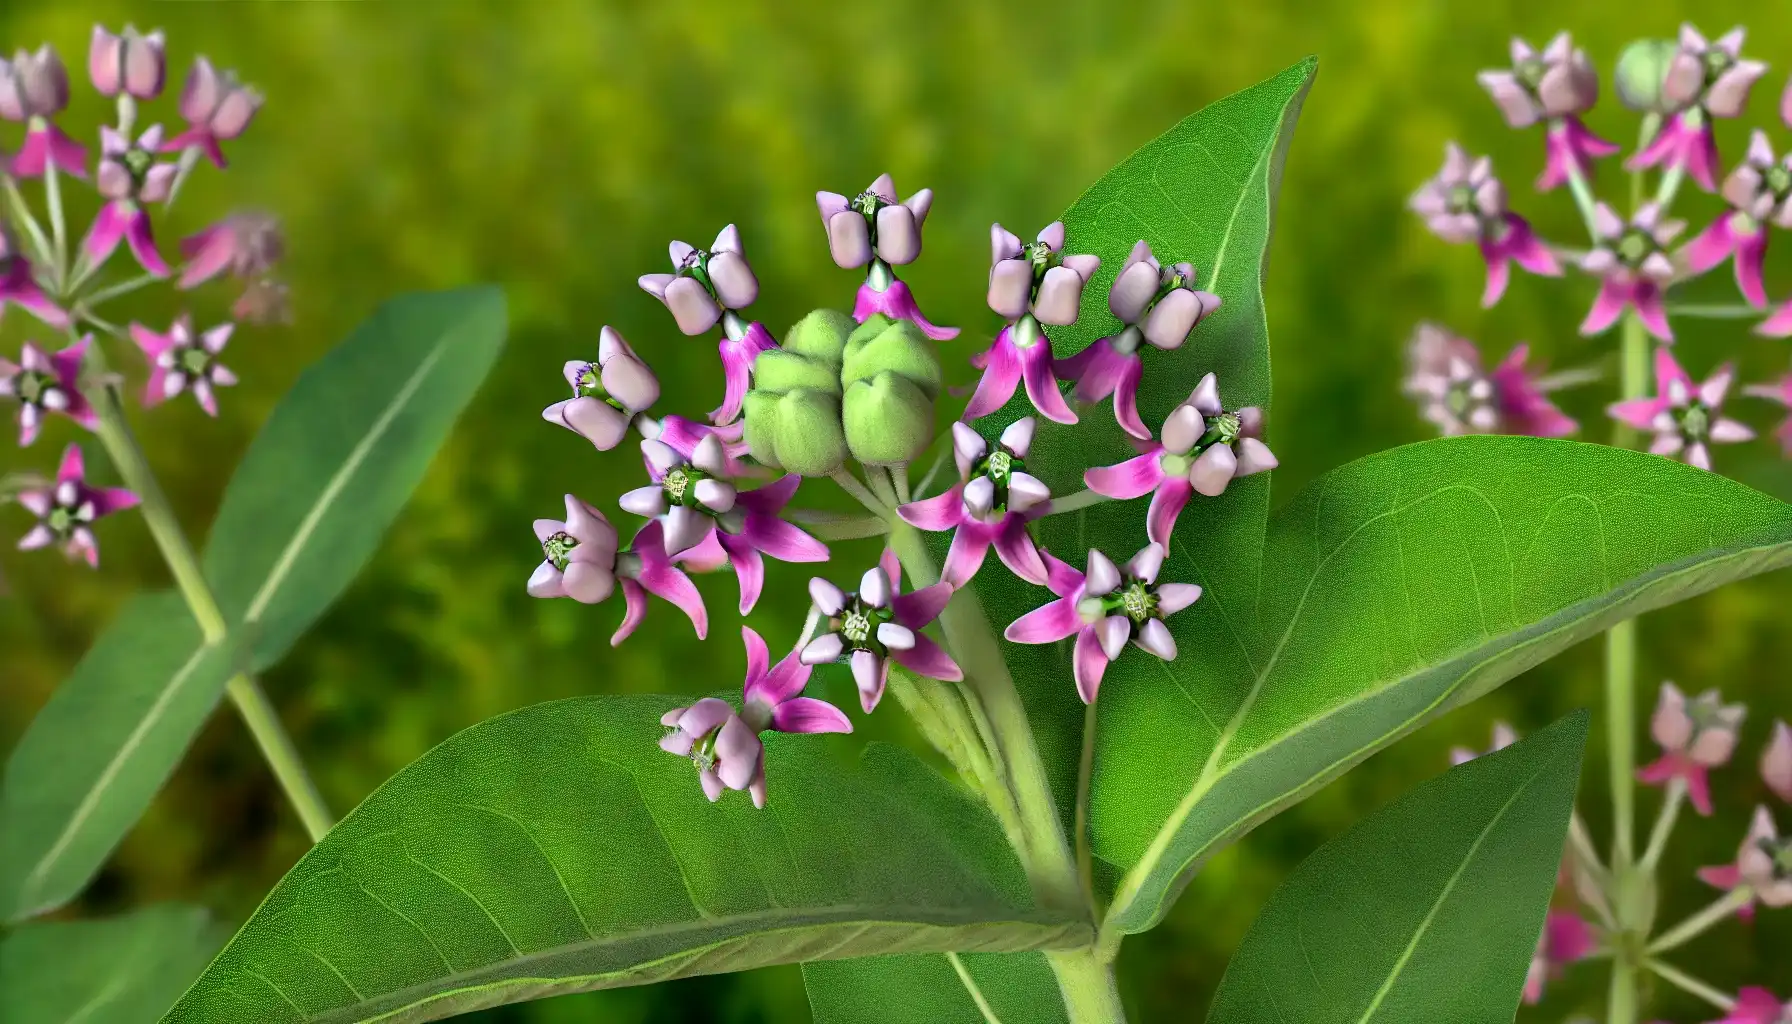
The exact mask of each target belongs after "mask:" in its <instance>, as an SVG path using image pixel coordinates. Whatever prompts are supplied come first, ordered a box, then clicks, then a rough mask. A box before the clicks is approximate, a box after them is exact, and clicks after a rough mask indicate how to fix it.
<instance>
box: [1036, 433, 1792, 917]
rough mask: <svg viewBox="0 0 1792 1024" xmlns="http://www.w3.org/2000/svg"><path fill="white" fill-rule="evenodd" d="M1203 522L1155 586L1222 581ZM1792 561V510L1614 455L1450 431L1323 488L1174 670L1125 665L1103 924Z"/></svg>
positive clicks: (1182, 637)
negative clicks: (1534, 687)
mask: <svg viewBox="0 0 1792 1024" xmlns="http://www.w3.org/2000/svg"><path fill="white" fill-rule="evenodd" d="M1202 522H1203V520H1202V518H1201V517H1200V516H1198V515H1197V516H1195V517H1193V518H1190V517H1189V516H1187V515H1186V514H1185V516H1184V521H1183V525H1182V527H1181V528H1180V529H1179V531H1178V535H1177V537H1176V538H1174V543H1173V544H1172V547H1171V551H1170V559H1169V561H1168V562H1167V563H1166V565H1165V567H1164V570H1163V576H1162V578H1164V579H1167V580H1187V579H1201V578H1211V577H1212V573H1211V571H1209V570H1207V568H1206V565H1205V563H1204V562H1203V561H1202V556H1200V555H1198V554H1197V553H1196V551H1195V549H1194V547H1193V546H1192V545H1191V544H1190V543H1188V542H1187V541H1185V540H1184V539H1183V538H1185V537H1191V536H1198V535H1199V534H1200V532H1201V529H1202ZM1210 557H1223V555H1221V556H1210ZM1789 562H1792V506H1787V505H1785V504H1782V503H1781V502H1779V501H1776V500H1774V499H1772V498H1769V497H1767V496H1766V495H1763V494H1760V493H1758V492H1756V491H1752V490H1749V489H1748V488H1746V487H1744V486H1742V485H1741V484H1738V483H1735V482H1733V481H1731V480H1727V479H1725V478H1723V477H1721V476H1717V475H1715V474H1712V473H1706V472H1701V471H1699V470H1696V469H1691V468H1689V467H1687V466H1683V465H1680V464H1678V463H1674V462H1670V461H1668V460H1666V459H1662V458H1658V457H1655V456H1651V455H1644V454H1640V453H1636V452H1629V451H1623V450H1620V449H1615V448H1607V447H1604V446H1601V445H1590V444H1581V443H1577V442H1572V441H1545V440H1539V439H1536V438H1521V437H1472V438H1453V439H1446V440H1437V441H1427V442H1424V443H1422V444H1416V445H1409V446H1407V447H1404V448H1397V449H1394V450H1392V451H1388V452H1383V453H1381V454H1379V455H1375V456H1371V457H1370V458H1367V459H1363V460H1360V461H1358V462H1354V463H1351V464H1350V465H1347V466H1344V467H1342V468H1341V469H1338V470H1336V471H1334V472H1332V473H1330V474H1328V475H1327V476H1325V477H1323V478H1321V479H1320V480H1319V481H1317V482H1316V483H1315V484H1313V486H1311V487H1309V488H1307V489H1306V490H1305V491H1304V492H1302V493H1301V494H1300V495H1298V496H1296V497H1295V498H1294V500H1293V501H1291V502H1290V503H1289V504H1288V505H1287V506H1286V507H1284V508H1282V509H1280V510H1279V511H1278V512H1277V513H1276V515H1275V517H1274V518H1273V519H1272V520H1271V521H1270V522H1269V525H1268V527H1267V532H1266V536H1265V543H1264V556H1263V570H1262V574H1261V582H1260V583H1258V584H1256V585H1253V586H1251V587H1248V588H1244V589H1239V588H1237V587H1227V588H1222V587H1219V586H1214V587H1213V588H1212V589H1210V590H1209V592H1208V593H1207V594H1206V595H1205V596H1203V597H1202V598H1201V600H1200V601H1199V602H1197V603H1196V604H1195V606H1194V607H1193V608H1191V609H1189V610H1188V611H1185V612H1183V613H1181V614H1179V615H1177V616H1174V617H1172V618H1171V620H1170V624H1171V626H1172V632H1173V634H1174V635H1175V637H1176V640H1177V643H1178V644H1179V646H1180V648H1181V656H1180V657H1179V658H1178V659H1177V660H1176V661H1175V662H1174V663H1171V664H1165V663H1163V662H1159V661H1157V660H1156V659H1153V658H1150V657H1148V656H1146V655H1144V654H1142V653H1141V652H1137V651H1133V652H1129V653H1128V654H1126V655H1125V656H1123V657H1122V658H1121V659H1120V661H1119V662H1118V663H1116V664H1115V665H1114V666H1113V669H1112V670H1110V672H1109V675H1108V679H1107V681H1106V682H1105V683H1104V684H1103V687H1102V691H1101V716H1100V728H1099V733H1098V736H1099V739H1098V743H1097V747H1096V756H1095V773H1094V781H1093V805H1092V825H1093V828H1092V833H1093V840H1094V844H1095V849H1096V851H1097V852H1098V853H1099V854H1100V855H1101V856H1102V857H1103V858H1105V859H1106V860H1108V861H1109V862H1111V863H1114V864H1117V865H1120V866H1121V867H1123V868H1125V869H1127V874H1126V875H1125V877H1124V879H1123V880H1122V882H1121V884H1120V886H1119V888H1118V890H1117V891H1116V894H1115V899H1114V902H1113V904H1112V909H1111V910H1110V915H1109V923H1110V924H1111V925H1112V926H1113V927H1114V928H1116V929H1118V930H1119V931H1123V932H1134V931H1139V930H1142V929H1145V928H1148V927H1150V926H1151V925H1152V924H1154V923H1155V922H1156V921H1157V920H1158V919H1159V918H1160V917H1161V916H1162V915H1163V914H1164V912H1165V911H1166V910H1167V909H1168V908H1169V905H1170V903H1171V901H1172V900H1173V899H1174V898H1175V896H1176V894H1177V893H1178V892H1180V891H1181V889H1182V887H1183V886H1184V885H1185V884H1186V883H1187V881H1188V879H1189V878H1190V877H1191V875H1192V873H1193V872H1194V870H1195V869H1196V867H1197V866H1198V865H1199V864H1200V863H1201V862H1202V861H1203V860H1204V859H1205V858H1207V857H1209V856H1211V855H1212V854H1213V853H1214V852H1215V851H1216V850H1218V849H1220V848H1221V847H1222V846H1224V845H1225V844H1227V843H1229V842H1231V841H1233V840H1235V839H1237V838H1238V837H1239V836H1241V835H1243V834H1244V833H1245V832H1246V831H1248V830H1249V829H1251V828H1252V827H1253V826H1255V825H1256V824H1257V823H1259V822H1261V821H1263V820H1264V819H1265V818H1268V817H1269V816H1271V815H1273V814H1275V813H1277V812H1278V811H1280V810H1281V809H1283V808H1285V807H1287V806H1288V805H1289V804H1291V803H1294V802H1295V801H1297V800H1299V799H1301V798H1302V797H1304V796H1306V795H1307V794H1309V793H1311V792H1313V791H1314V790H1315V789H1317V788H1318V787H1320V786H1322V785H1324V784H1325V783H1326V782H1327V781H1328V780H1330V779H1332V778H1334V777H1336V776H1337V775H1339V774H1340V773H1342V772H1344V771H1345V770H1347V769H1348V768H1350V767H1351V766H1352V765H1355V764H1356V763H1357V762H1359V761H1361V760H1362V759H1364V758H1365V757H1368V756H1369V755H1370V754H1372V753H1374V752H1375V751H1376V750H1379V749H1380V748H1382V747H1384V746H1386V745H1387V744H1389V743H1391V742H1393V741H1394V740H1395V739H1397V738H1399V737H1400V736H1403V735H1405V734H1406V733H1408V732H1411V731H1412V730H1413V729H1415V728H1417V727H1418V726H1419V725H1421V724H1422V723H1424V722H1425V721H1427V720H1429V719H1431V718H1433V717H1435V716H1437V715H1439V714H1442V713H1443V712H1445V711H1447V710H1449V709H1450V708H1453V707H1456V706H1458V705H1460V704H1463V703H1466V702H1468V701H1471V700H1473V699H1475V698H1476V697H1478V696H1480V695H1482V694H1484V693H1486V692H1487V691H1489V690H1491V689H1493V688H1494V687H1496V686H1498V685H1499V684H1501V683H1503V682H1504V681H1506V680H1507V679H1510V678H1512V677H1513V676H1515V675H1517V674H1518V673H1520V672H1522V671H1524V670H1525V669H1527V668H1529V667H1531V666H1532V665H1536V664H1538V663H1539V662H1541V661H1544V660H1546V659H1548V658H1549V657H1551V656H1553V655H1555V654H1556V653H1558V652H1559V651H1561V650H1563V649H1564V648H1566V647H1568V646H1570V645H1571V644H1574V643H1577V642H1579V641H1580V640H1583V639H1586V638H1588V637H1591V636H1594V635H1595V634H1597V633H1599V632H1601V631H1603V630H1605V629H1607V628H1608V627H1610V626H1611V625H1612V624H1614V623H1616V622H1619V621H1621V620H1623V619H1626V618H1629V617H1631V616H1634V615H1636V614H1638V613H1640V612H1644V611H1647V610H1649V609H1651V608H1657V607H1660V606H1662V605H1665V604H1670V603H1672V602H1675V601H1681V600H1684V599H1686V598H1688V597H1691V596H1693V595H1695V594H1699V593H1703V592H1704V591H1707V590H1710V589H1712V588H1713V587H1716V586H1719V585H1721V584H1723V583H1726V582H1729V581H1731V580H1734V579H1739V578H1741V577H1745V576H1751V575H1754V574H1756V573H1761V572H1766V571H1768V570H1771V569H1776V568H1779V567H1781V566H1784V565H1786V564H1788V563H1789ZM1059 672H1060V673H1061V674H1066V675H1067V673H1068V669H1065V668H1060V669H1059Z"/></svg>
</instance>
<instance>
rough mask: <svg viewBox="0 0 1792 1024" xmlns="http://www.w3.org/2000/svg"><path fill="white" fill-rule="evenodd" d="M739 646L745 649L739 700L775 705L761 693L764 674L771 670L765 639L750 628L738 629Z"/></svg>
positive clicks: (769, 653)
mask: <svg viewBox="0 0 1792 1024" xmlns="http://www.w3.org/2000/svg"><path fill="white" fill-rule="evenodd" d="M740 642H741V646H743V647H745V648H746V649H747V676H746V681H745V683H743V684H742V686H741V698H742V699H743V700H751V699H753V698H755V697H757V698H759V699H760V700H761V701H762V702H763V703H766V704H776V703H778V702H777V700H775V699H772V698H770V697H768V696H766V695H765V694H764V693H763V690H764V686H765V676H766V673H767V672H768V671H769V670H770V669H771V664H772V655H771V651H769V650H767V649H766V646H765V638H764V637H762V636H760V635H759V633H758V632H757V631H756V630H754V629H753V627H752V626H742V627H740Z"/></svg>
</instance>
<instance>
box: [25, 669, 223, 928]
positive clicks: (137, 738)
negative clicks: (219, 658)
mask: <svg viewBox="0 0 1792 1024" xmlns="http://www.w3.org/2000/svg"><path fill="white" fill-rule="evenodd" d="M213 650H216V648H215V647H213V646H210V645H207V644H200V645H199V647H198V649H197V650H195V651H194V652H193V654H192V656H191V657H189V658H188V659H187V660H186V662H185V663H183V664H182V665H181V667H180V669H179V670H178V671H176V672H175V673H174V677H173V678H172V679H170V680H169V681H168V685H167V686H165V687H163V688H162V691H161V693H159V694H158V695H157V696H156V699H155V703H153V704H151V705H150V707H149V711H148V712H146V713H145V714H144V716H143V718H142V720H141V721H139V722H138V723H137V725H136V727H135V728H133V729H132V730H131V733H130V735H129V736H127V737H125V741H124V743H123V744H121V745H120V746H119V748H118V750H117V752H115V753H114V754H113V755H112V757H111V759H110V760H108V761H107V762H106V767H105V769H104V770H102V771H101V772H100V774H99V778H98V779H96V780H95V781H94V784H93V785H92V786H91V787H89V788H88V790H87V792H86V794H85V795H84V796H82V798H81V803H80V804H79V805H77V806H76V808H75V813H73V814H71V815H70V816H69V819H68V821H67V822H66V823H65V824H64V825H63V827H62V832H61V834H59V835H58V836H57V837H56V842H54V843H52V844H51V845H50V848H49V849H48V850H47V851H45V852H44V855H43V857H42V858H40V859H39V860H38V862H37V864H36V866H34V867H33V868H32V869H31V873H30V874H29V875H27V876H26V878H25V884H24V886H23V887H22V888H21V891H20V895H19V906H18V907H17V908H15V914H16V915H17V916H20V917H25V916H30V914H31V913H32V910H31V904H32V902H33V901H34V900H35V899H36V898H37V887H38V886H40V885H42V884H43V880H44V878H45V876H46V875H48V874H49V872H50V871H51V870H52V869H54V867H55V866H56V862H57V861H58V860H60V859H61V858H62V855H63V854H64V853H66V852H67V851H68V848H69V846H70V845H71V844H72V843H73V842H74V841H75V835H76V834H77V833H78V832H79V831H80V830H81V827H82V826H83V825H85V824H86V823H87V819H88V818H90V817H92V816H93V812H94V810H95V809H96V808H97V807H98V806H99V803H100V800H101V798H102V796H103V794H104V793H105V792H106V791H107V790H109V789H110V788H111V787H112V783H113V781H114V780H116V779H117V777H118V774H119V772H121V771H122V770H123V767H124V763H125V761H127V760H129V758H130V757H131V755H132V754H134V753H135V752H136V750H137V748H138V747H139V746H140V745H142V743H143V738H144V737H145V736H147V735H148V734H149V732H150V730H151V729H153V728H154V727H155V726H156V724H157V723H158V722H160V721H161V719H162V716H163V715H165V714H167V711H168V706H169V705H170V704H172V703H173V702H174V697H175V695H176V694H178V693H179V692H180V691H181V689H182V688H183V687H184V686H185V685H186V681H187V679H189V678H190V677H191V676H192V675H193V673H194V672H195V671H196V670H197V669H198V667H199V666H200V664H201V663H203V662H204V660H205V657H206V655H207V654H209V653H211V652H212V651H213Z"/></svg>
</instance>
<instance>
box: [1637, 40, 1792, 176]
mask: <svg viewBox="0 0 1792 1024" xmlns="http://www.w3.org/2000/svg"><path fill="white" fill-rule="evenodd" d="M1743 38H1744V32H1743V30H1742V29H1740V28H1736V29H1732V30H1730V31H1729V32H1727V33H1725V34H1724V35H1723V36H1722V37H1721V38H1719V39H1718V40H1717V41H1716V42H1709V41H1707V40H1706V39H1705V37H1704V36H1703V35H1701V34H1700V33H1699V30H1698V29H1696V28H1693V27H1692V25H1690V24H1684V25H1681V26H1680V48H1679V51H1678V52H1677V53H1675V54H1674V58H1673V60H1672V61H1670V62H1669V64H1668V69H1667V76H1666V78H1664V79H1663V81H1662V85H1661V97H1662V100H1663V101H1665V102H1666V103H1667V104H1668V105H1669V106H1670V107H1671V108H1673V109H1674V110H1675V111H1676V112H1675V113H1674V114H1672V115H1671V116H1669V117H1668V119H1667V121H1666V122H1665V123H1664V124H1663V125H1662V127H1661V130H1660V131H1659V132H1657V133H1656V135H1655V138H1654V140H1653V141H1651V142H1650V143H1649V144H1648V145H1647V146H1645V147H1643V150H1642V151H1641V152H1639V153H1637V154H1636V155H1635V156H1632V157H1631V158H1630V160H1629V161H1628V162H1627V163H1625V165H1624V166H1625V168H1626V169H1628V170H1631V171H1639V170H1642V169H1644V168H1647V167H1660V168H1661V169H1662V170H1669V169H1672V168H1681V169H1683V170H1685V172H1686V174H1687V175H1688V176H1689V177H1691V178H1692V179H1693V180H1694V181H1696V182H1698V184H1699V187H1700V188H1702V189H1704V190H1705V191H1707V192H1715V191H1717V167H1718V155H1717V141H1716V139H1715V138H1714V136H1713V135H1712V131H1711V119H1712V118H1714V117H1722V118H1732V117H1741V116H1742V111H1743V108H1744V107H1745V106H1747V104H1748V94H1749V91H1750V90H1751V89H1753V88H1754V85H1755V82H1756V81H1757V80H1759V79H1760V77H1761V76H1762V75H1763V74H1765V73H1766V72H1767V65H1766V64H1763V63H1761V62H1760V61H1757V60H1744V59H1743V57H1742V41H1743Z"/></svg>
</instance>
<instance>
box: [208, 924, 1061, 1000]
mask: <svg viewBox="0 0 1792 1024" xmlns="http://www.w3.org/2000/svg"><path fill="white" fill-rule="evenodd" d="M805 916H806V917H807V919H806V920H805ZM761 922H778V923H779V925H780V926H779V927H771V928H765V929H764V930H760V931H755V930H753V927H752V926H753V925H755V924H759V923H761ZM847 925H860V926H866V927H870V926H878V925H887V926H893V927H904V926H913V927H929V928H969V927H978V926H984V927H988V928H990V929H997V930H1000V929H1010V928H1014V929H1036V930H1038V931H1039V932H1040V935H1039V936H1038V938H1039V939H1040V940H1041V941H1039V942H1038V943H1037V944H1036V945H1032V946H1029V947H1027V948H1030V949H1060V948H1062V949H1069V948H1075V947H1079V946H1085V945H1087V944H1088V943H1089V942H1090V941H1091V940H1092V938H1093V935H1092V934H1091V932H1092V929H1091V928H1090V927H1089V926H1088V925H1087V924H1086V923H1085V922H1082V921H1076V920H1067V919H1063V918H1058V917H1051V916H1046V915H1038V916H1016V917H1008V918H1002V919H991V918H988V917H982V916H978V915H976V914H974V913H956V912H952V911H948V910H942V909H941V908H934V907H917V908H907V907H890V906H877V907H872V906H859V905H851V904H848V905H843V906H838V907H829V908H825V912H819V911H810V912H809V914H808V915H802V914H792V913H791V912H790V911H788V910H764V911H754V912H752V913H747V914H733V915H727V916H720V917H716V916H706V917H699V918H696V919H694V920H690V921H681V922H677V923H674V924H668V925H661V926H658V927H654V928H643V929H637V930H632V931H628V932H621V933H616V934H613V935H608V936H605V937H602V938H595V937H594V938H592V939H588V940H583V941H579V942H571V943H564V944H561V945H557V946H553V947H550V948H547V949H541V950H536V951H533V952H530V953H524V954H522V955H520V956H514V957H507V958H505V959H503V960H498V961H493V962H492V963H489V964H486V965H484V966H481V967H479V968H476V969H473V970H467V971H456V972H451V973H449V974H445V975H440V976H438V977H436V978H434V979H432V980H431V981H429V982H426V983H423V984H418V985H412V986H408V987H406V988H401V989H392V990H389V991H385V992H379V993H375V995H374V997H373V998H374V999H376V1000H379V1001H381V1002H386V1001H402V1005H399V1006H397V1007H395V1008H394V1009H392V1010H389V1011H385V1012H382V1013H381V1014H380V1015H379V1016H377V1017H368V1018H359V1017H348V1016H344V1014H345V1012H347V1011H352V1010H353V1009H355V1007H356V1006H359V1005H364V1004H366V1003H367V1002H370V1001H373V1000H369V999H365V998H363V999H361V1000H360V1001H358V1002H357V1003H354V1004H350V1005H347V1006H343V1007H337V1008H334V1009H330V1010H325V1011H323V1012H322V1013H319V1014H313V1015H311V1016H309V1017H307V1018H306V1020H307V1021H312V1022H326V1021H337V1020H341V1021H348V1020H355V1021H375V1020H385V1019H389V1018H391V1017H393V1016H395V1015H397V1014H400V1013H403V1012H405V1011H407V1010H412V1009H415V1008H417V1007H418V1006H422V1005H424V1004H426V1003H429V1002H433V1001H436V1000H440V999H444V998H448V997H451V996H453V995H456V994H458V993H461V992H467V991H473V990H476V989H479V988H481V987H484V986H495V985H501V984H507V983H511V982H515V981H519V980H523V976H518V975H516V974H514V973H513V972H515V971H517V970H519V969H520V968H522V967H526V966H528V965H530V964H532V963H537V962H541V961H545V960H549V959H553V958H558V957H562V956H567V955H577V954H579V953H582V952H585V951H595V950H602V949H605V948H608V947H611V946H616V945H622V944H625V943H638V942H641V941H642V940H643V939H651V938H656V937H675V936H679V935H685V934H691V933H697V932H705V931H731V930H732V929H735V928H741V927H742V926H745V927H744V930H741V931H738V932H734V933H733V934H728V935H726V936H724V937H721V938H718V939H716V940H714V941H712V942H709V943H705V944H703V945H698V946H692V947H688V948H680V949H675V950H672V951H670V952H668V953H666V954H665V955H663V956H660V957H657V958H655V959H653V960H646V961H642V962H641V963H637V964H630V965H626V966H622V967H618V968H615V969H613V970H608V971H602V972H598V973H595V974H588V975H566V976H562V977H557V978H548V979H538V980H545V981H549V982H564V983H573V982H577V981H579V980H582V979H595V978H605V977H611V976H616V975H622V974H628V973H630V972H634V971H639V970H642V969H644V968H647V967H651V966H653V965H654V964H656V963H662V962H665V961H667V960H670V959H674V958H677V957H683V956H690V955H692V954H695V953H700V952H702V951H704V950H705V949H709V948H713V947H715V946H718V945H720V944H722V943H726V942H737V941H740V940H743V939H752V938H756V937H766V936H772V935H779V934H787V933H792V932H800V931H804V930H808V929H816V928H832V927H840V926H847ZM220 956H222V954H220ZM209 973H210V971H207V974H209ZM204 982H205V978H204V977H203V976H202V977H201V978H200V980H199V981H198V982H196V983H195V985H194V990H195V991H196V990H198V988H199V986H200V985H202V984H204ZM275 991H276V992H278V989H276V990H275ZM281 996H282V998H285V996H284V994H283V993H282V994H281ZM288 1002H290V1000H288Z"/></svg>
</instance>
